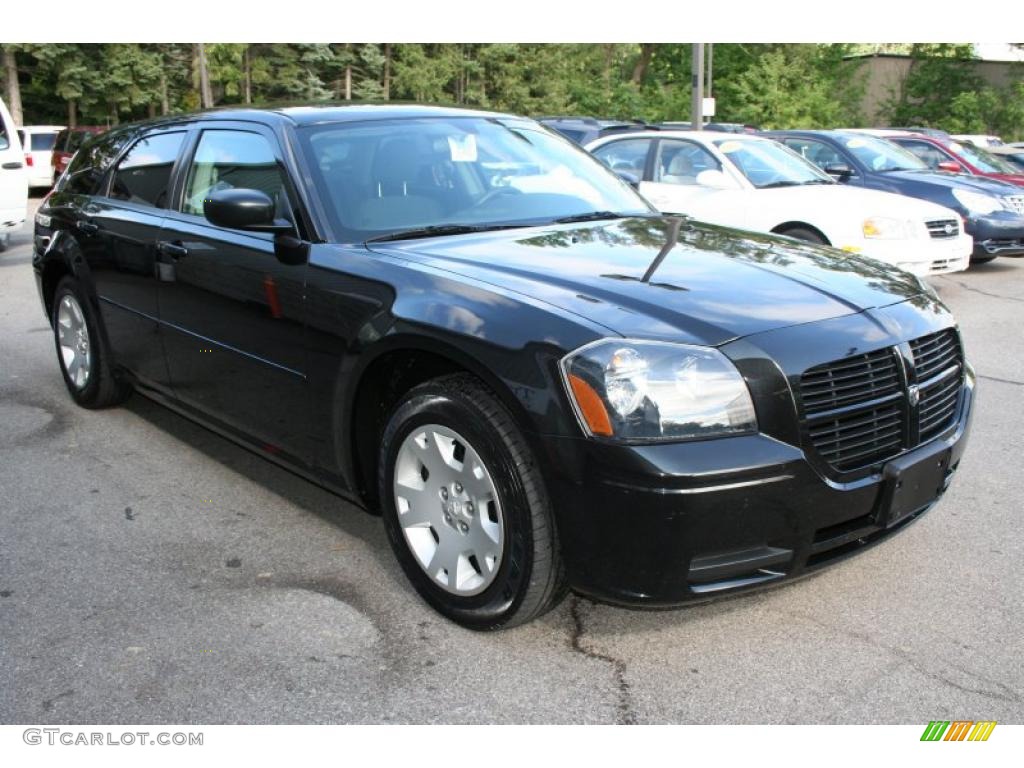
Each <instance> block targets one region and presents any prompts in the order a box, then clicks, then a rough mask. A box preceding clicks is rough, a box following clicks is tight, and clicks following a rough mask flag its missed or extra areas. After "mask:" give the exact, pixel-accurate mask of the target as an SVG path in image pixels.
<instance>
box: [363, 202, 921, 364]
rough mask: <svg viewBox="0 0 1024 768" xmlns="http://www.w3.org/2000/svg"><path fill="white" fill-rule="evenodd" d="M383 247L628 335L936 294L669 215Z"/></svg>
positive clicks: (846, 258)
mask: <svg viewBox="0 0 1024 768" xmlns="http://www.w3.org/2000/svg"><path fill="white" fill-rule="evenodd" d="M371 247H372V248H373V249H374V250H377V251H382V252H387V253H389V254H391V255H393V256H397V257H400V258H404V259H409V260H415V261H419V262H421V263H425V264H427V265H428V266H430V267H433V268H435V269H439V270H444V271H447V272H452V273H456V274H458V275H461V276H463V277H465V278H470V279H474V280H478V281H480V282H483V283H487V284H490V285H493V286H496V287H500V288H501V289H502V290H504V291H515V292H516V293H518V294H520V295H524V296H527V297H530V300H540V301H544V302H546V303H547V304H549V305H554V306H557V307H560V308H561V309H563V310H566V311H569V312H572V313H574V314H576V315H579V316H581V317H583V318H586V319H587V320H589V321H590V322H593V323H598V324H600V325H603V326H604V327H606V328H608V329H610V330H612V331H614V332H616V333H619V334H622V335H623V336H633V337H641V338H663V339H671V340H675V341H684V342H688V343H698V344H709V345H717V344H722V343H725V342H727V341H729V340H731V339H735V338H738V337H741V336H747V335H750V334H754V333H759V332H762V331H768V330H773V329H777V328H782V327H786V326H790V325H799V324H802V323H811V322H815V321H819V320H825V319H828V318H832V317H839V316H841V315H848V314H853V313H857V312H862V311H864V310H866V309H870V308H873V307H881V306H888V305H891V304H895V303H898V302H902V301H905V300H907V299H910V298H912V297H915V296H921V297H922V299H924V300H928V301H930V299H927V297H923V296H922V294H923V291H924V288H923V285H922V284H921V282H920V281H919V280H917V278H915V277H913V276H912V275H909V274H907V273H905V272H902V271H900V270H898V269H896V268H894V267H891V266H889V265H887V264H883V263H881V262H878V261H874V260H872V259H865V258H861V257H858V256H853V255H850V254H846V253H843V252H841V251H838V250H835V249H832V248H824V247H820V246H814V245H809V244H806V243H800V242H798V241H795V240H792V239H790V238H783V237H778V236H773V235H762V234H758V233H753V232H747V231H741V230H735V229H730V228H727V227H718V226H713V225H708V224H700V223H695V222H690V221H689V220H684V219H681V218H677V217H669V216H665V217H642V218H639V217H638V218H626V219H617V220H613V221H608V222H600V223H597V224H573V225H556V226H551V227H536V228H529V229H516V230H505V231H498V232H488V233H479V234H470V235H458V236H450V237H437V238H430V239H420V240H407V241H401V242H388V243H374V244H372V245H371ZM880 333H881V331H880Z"/></svg>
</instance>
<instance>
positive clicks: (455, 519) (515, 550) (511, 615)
mask: <svg viewBox="0 0 1024 768" xmlns="http://www.w3.org/2000/svg"><path fill="white" fill-rule="evenodd" d="M379 467H380V471H379V482H380V498H381V501H382V507H383V510H382V511H383V518H384V526H385V528H386V530H387V534H388V539H389V541H390V542H391V546H392V549H393V550H394V552H395V555H396V556H397V558H398V561H399V563H400V564H401V566H402V569H403V570H404V571H405V574H406V576H407V577H408V579H409V580H410V581H411V582H412V585H413V587H415V589H416V591H417V592H419V594H420V596H421V597H423V599H424V600H426V601H427V602H428V603H429V604H430V605H431V606H432V607H433V608H435V609H436V610H437V611H438V612H440V613H441V614H443V615H444V616H446V617H448V618H449V619H451V620H453V621H455V622H457V623H459V624H461V625H463V626H465V627H468V628H470V629H475V630H492V629H501V628H508V627H512V626H515V625H517V624H523V623H525V622H528V621H530V620H531V619H534V618H536V617H537V616H540V615H541V614H543V613H545V612H546V611H548V610H549V609H550V608H552V607H554V605H556V604H557V603H558V601H559V600H560V599H561V598H562V596H563V595H564V593H565V576H564V570H563V567H562V562H561V557H560V554H559V551H558V539H557V535H556V531H555V524H554V519H553V516H552V513H551V507H550V504H549V502H548V499H547V494H546V491H545V488H544V482H543V479H542V477H541V474H540V471H539V468H538V467H537V462H536V459H535V458H534V456H533V454H532V452H531V450H530V448H529V446H528V445H527V444H526V441H525V439H524V438H523V436H522V434H521V433H520V431H519V429H518V428H517V427H516V425H515V423H514V422H513V420H512V416H511V414H509V412H508V411H507V410H506V409H505V407H504V406H503V405H502V404H501V403H500V402H499V401H498V400H497V399H496V397H495V396H494V395H493V394H492V393H491V392H490V390H488V389H487V388H486V387H485V386H484V385H483V384H482V382H480V381H479V379H477V378H475V377H473V376H470V375H468V374H454V375H451V376H444V377H442V378H439V379H434V380H432V381H429V382H426V383H425V384H421V385H420V386H418V387H415V388H414V389H413V390H411V391H410V392H409V393H408V395H407V396H406V397H405V399H404V400H403V401H402V402H401V403H400V404H399V405H398V407H397V408H396V409H395V410H394V412H393V413H392V415H391V417H390V419H389V420H388V424H387V426H386V427H385V429H384V434H383V437H382V439H381V446H380V462H379Z"/></svg>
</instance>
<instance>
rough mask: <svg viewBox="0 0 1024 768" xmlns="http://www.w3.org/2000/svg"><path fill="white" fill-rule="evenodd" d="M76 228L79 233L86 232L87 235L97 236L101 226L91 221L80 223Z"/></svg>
mask: <svg viewBox="0 0 1024 768" xmlns="http://www.w3.org/2000/svg"><path fill="white" fill-rule="evenodd" d="M75 227H76V228H77V229H78V231H79V232H84V233H85V234H87V235H95V234H96V233H97V232H99V231H100V228H99V225H98V224H93V223H92V222H91V221H79V222H78V223H76V224H75Z"/></svg>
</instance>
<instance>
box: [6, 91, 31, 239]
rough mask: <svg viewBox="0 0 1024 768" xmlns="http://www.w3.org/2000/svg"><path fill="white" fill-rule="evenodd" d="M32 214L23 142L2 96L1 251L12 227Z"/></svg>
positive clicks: (16, 226) (18, 225)
mask: <svg viewBox="0 0 1024 768" xmlns="http://www.w3.org/2000/svg"><path fill="white" fill-rule="evenodd" d="M27 215H28V179H27V177H26V175H25V158H24V156H23V155H22V153H21V141H20V140H19V139H18V132H17V130H16V129H15V127H14V120H12V119H11V113H10V112H8V111H7V105H6V104H4V101H3V99H0V250H3V249H4V248H6V247H7V243H8V241H9V240H10V237H11V230H14V229H18V228H19V227H20V226H21V225H22V223H23V222H24V221H25V217H26V216H27Z"/></svg>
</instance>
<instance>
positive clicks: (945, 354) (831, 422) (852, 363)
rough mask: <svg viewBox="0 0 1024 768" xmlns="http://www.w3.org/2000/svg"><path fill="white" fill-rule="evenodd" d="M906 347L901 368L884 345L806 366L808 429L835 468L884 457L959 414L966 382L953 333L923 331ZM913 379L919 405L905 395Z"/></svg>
mask: <svg viewBox="0 0 1024 768" xmlns="http://www.w3.org/2000/svg"><path fill="white" fill-rule="evenodd" d="M909 347H910V353H911V357H912V360H908V365H909V367H910V370H909V371H906V372H905V371H904V369H903V366H901V365H900V362H899V356H898V353H897V351H896V349H895V348H893V347H887V348H885V349H879V350H876V351H874V352H868V353H866V354H862V355H855V356H853V357H847V358H843V359H842V360H835V361H833V362H831V363H825V364H823V365H818V366H815V367H813V368H809V369H808V370H807V371H805V372H804V374H803V375H802V376H801V377H800V386H799V397H800V405H801V406H802V412H803V420H804V429H805V434H806V436H807V439H808V440H809V442H810V444H811V446H813V448H814V451H815V452H816V453H817V454H818V455H819V456H820V457H821V459H822V460H824V461H825V462H826V463H827V464H828V465H829V466H831V467H832V468H833V469H836V470H839V471H842V472H846V471H852V470H856V469H861V468H865V467H868V466H870V465H872V464H878V463H881V462H883V461H887V460H889V459H891V458H893V457H894V456H897V455H898V454H900V453H901V452H902V451H903V450H905V449H907V448H913V447H915V446H916V445H919V444H921V443H923V442H926V441H928V440H931V439H933V438H935V437H937V436H938V435H939V434H941V433H942V432H943V431H944V430H945V429H946V428H948V427H949V425H950V424H951V423H952V421H953V420H954V418H955V417H956V410H957V405H958V403H959V395H960V387H961V384H962V383H963V352H962V350H961V348H960V337H959V336H958V335H957V333H956V331H955V330H953V329H946V330H944V331H940V332H938V333H933V334H929V335H928V336H922V337H920V338H918V339H914V340H913V341H911V342H910V344H909ZM908 376H912V379H911V380H910V381H908V379H907V377H908ZM911 381H912V382H913V383H914V388H919V389H917V392H918V395H919V397H918V399H917V401H916V402H912V400H913V398H908V397H907V392H908V389H912V388H911V387H910V384H911ZM911 420H913V422H914V423H911Z"/></svg>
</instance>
